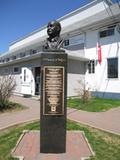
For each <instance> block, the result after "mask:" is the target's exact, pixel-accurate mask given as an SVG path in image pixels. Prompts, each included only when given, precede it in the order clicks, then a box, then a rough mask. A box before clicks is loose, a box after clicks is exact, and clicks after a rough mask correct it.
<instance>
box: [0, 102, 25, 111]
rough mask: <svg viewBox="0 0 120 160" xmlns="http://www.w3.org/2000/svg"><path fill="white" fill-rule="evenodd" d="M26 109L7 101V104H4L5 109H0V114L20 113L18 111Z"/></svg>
mask: <svg viewBox="0 0 120 160" xmlns="http://www.w3.org/2000/svg"><path fill="white" fill-rule="evenodd" d="M26 108H27V107H25V106H23V105H21V104H18V103H15V102H10V101H9V102H7V103H6V107H4V108H1V107H0V113H5V112H15V111H20V110H23V109H26Z"/></svg>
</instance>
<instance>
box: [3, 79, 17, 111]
mask: <svg viewBox="0 0 120 160" xmlns="http://www.w3.org/2000/svg"><path fill="white" fill-rule="evenodd" d="M15 87H16V82H15V80H14V77H13V76H1V77H0V109H5V108H7V107H8V105H9V101H8V100H9V98H10V97H11V95H12V92H13V90H14V89H15Z"/></svg>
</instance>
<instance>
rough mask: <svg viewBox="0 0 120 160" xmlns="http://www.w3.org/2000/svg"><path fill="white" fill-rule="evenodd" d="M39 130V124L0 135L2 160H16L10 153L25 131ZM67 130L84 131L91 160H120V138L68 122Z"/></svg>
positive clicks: (6, 131)
mask: <svg viewBox="0 0 120 160" xmlns="http://www.w3.org/2000/svg"><path fill="white" fill-rule="evenodd" d="M28 129H29V130H34V129H35V130H38V129H39V122H33V123H30V124H24V125H20V126H15V127H12V128H10V129H8V130H5V131H2V132H1V133H0V160H15V159H13V158H12V157H11V155H10V152H11V150H12V149H13V148H14V146H15V144H16V142H17V140H18V138H19V137H20V135H21V133H22V131H23V130H28ZM67 130H82V131H84V132H85V135H86V137H87V138H88V141H89V143H90V144H91V146H92V148H93V151H94V152H95V156H94V157H91V160H120V136H117V135H114V134H110V133H106V132H103V131H99V130H97V129H94V128H91V127H88V126H85V125H81V124H78V123H75V122H72V121H68V123H67Z"/></svg>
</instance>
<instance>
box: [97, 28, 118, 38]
mask: <svg viewBox="0 0 120 160" xmlns="http://www.w3.org/2000/svg"><path fill="white" fill-rule="evenodd" d="M114 32H115V29H114V28H110V29H107V30H104V31H101V32H100V33H99V34H100V38H104V37H108V36H112V35H114Z"/></svg>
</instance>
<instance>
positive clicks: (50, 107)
mask: <svg viewBox="0 0 120 160" xmlns="http://www.w3.org/2000/svg"><path fill="white" fill-rule="evenodd" d="M43 72H44V73H43V75H44V77H43V83H44V84H43V92H44V93H43V115H63V114H64V67H62V66H44V69H43Z"/></svg>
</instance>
